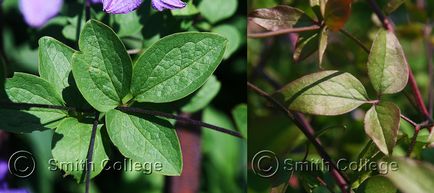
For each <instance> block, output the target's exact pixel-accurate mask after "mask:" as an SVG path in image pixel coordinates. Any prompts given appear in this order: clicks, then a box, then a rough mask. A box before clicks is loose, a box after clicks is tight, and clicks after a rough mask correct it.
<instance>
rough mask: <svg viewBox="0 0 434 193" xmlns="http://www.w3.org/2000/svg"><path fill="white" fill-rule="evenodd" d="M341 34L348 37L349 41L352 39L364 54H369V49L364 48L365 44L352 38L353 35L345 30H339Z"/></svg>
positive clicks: (354, 37)
mask: <svg viewBox="0 0 434 193" xmlns="http://www.w3.org/2000/svg"><path fill="white" fill-rule="evenodd" d="M339 31H340V32H341V33H342V34H344V35H346V36H347V37H349V38H350V39H352V40H353V41H354V42H355V43H356V44H358V45H359V46H360V47H361V48H362V49H363V50H364V51H365V52H366V53H369V48H368V47H366V46H365V44H363V42H362V41H360V40H359V39H358V38H356V36H354V35H353V34H351V33H349V32H348V31H347V30H345V29H343V28H342V29H340V30H339Z"/></svg>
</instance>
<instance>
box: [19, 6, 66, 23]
mask: <svg viewBox="0 0 434 193" xmlns="http://www.w3.org/2000/svg"><path fill="white" fill-rule="evenodd" d="M62 4H63V0H20V2H19V6H20V10H21V13H22V14H23V15H24V20H25V21H26V23H27V24H29V25H30V26H32V27H41V26H43V25H44V24H45V23H46V22H47V21H48V20H50V19H51V18H52V17H54V16H55V15H57V13H59V11H60V9H61V8H62Z"/></svg>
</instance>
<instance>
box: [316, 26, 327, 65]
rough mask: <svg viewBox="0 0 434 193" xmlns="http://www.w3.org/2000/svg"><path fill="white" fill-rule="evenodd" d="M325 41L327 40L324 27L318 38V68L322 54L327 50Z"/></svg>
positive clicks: (325, 27)
mask: <svg viewBox="0 0 434 193" xmlns="http://www.w3.org/2000/svg"><path fill="white" fill-rule="evenodd" d="M327 39H328V28H327V26H324V27H323V28H322V30H321V34H320V38H319V51H318V54H319V66H321V64H322V61H323V56H324V53H325V51H326V49H327Z"/></svg>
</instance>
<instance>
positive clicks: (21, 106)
mask: <svg viewBox="0 0 434 193" xmlns="http://www.w3.org/2000/svg"><path fill="white" fill-rule="evenodd" d="M0 107H2V108H10V109H17V110H29V109H30V108H45V109H55V110H64V111H75V112H80V113H93V112H95V110H93V109H78V108H74V107H66V106H59V105H45V104H28V103H11V102H7V101H0ZM116 109H117V110H120V111H123V112H131V113H141V114H148V115H152V116H158V117H164V118H168V119H174V120H177V121H182V122H185V123H188V124H191V125H196V126H200V127H204V128H208V129H212V130H215V131H218V132H221V133H225V134H228V135H232V136H235V137H238V138H243V137H242V136H241V134H240V133H239V132H237V131H233V130H229V129H225V128H223V127H219V126H215V125H211V124H208V123H204V122H202V121H197V120H193V119H190V118H186V117H182V116H178V115H174V114H170V113H164V112H160V111H153V110H147V109H140V108H134V107H117V108H116Z"/></svg>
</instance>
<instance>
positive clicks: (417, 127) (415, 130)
mask: <svg viewBox="0 0 434 193" xmlns="http://www.w3.org/2000/svg"><path fill="white" fill-rule="evenodd" d="M419 131H420V127H419V125H416V127H415V128H414V134H413V138H412V139H411V143H410V146H409V147H408V150H407V154H406V157H410V155H411V152H412V151H413V149H414V145H415V144H416V139H417V136H418V135H419Z"/></svg>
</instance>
